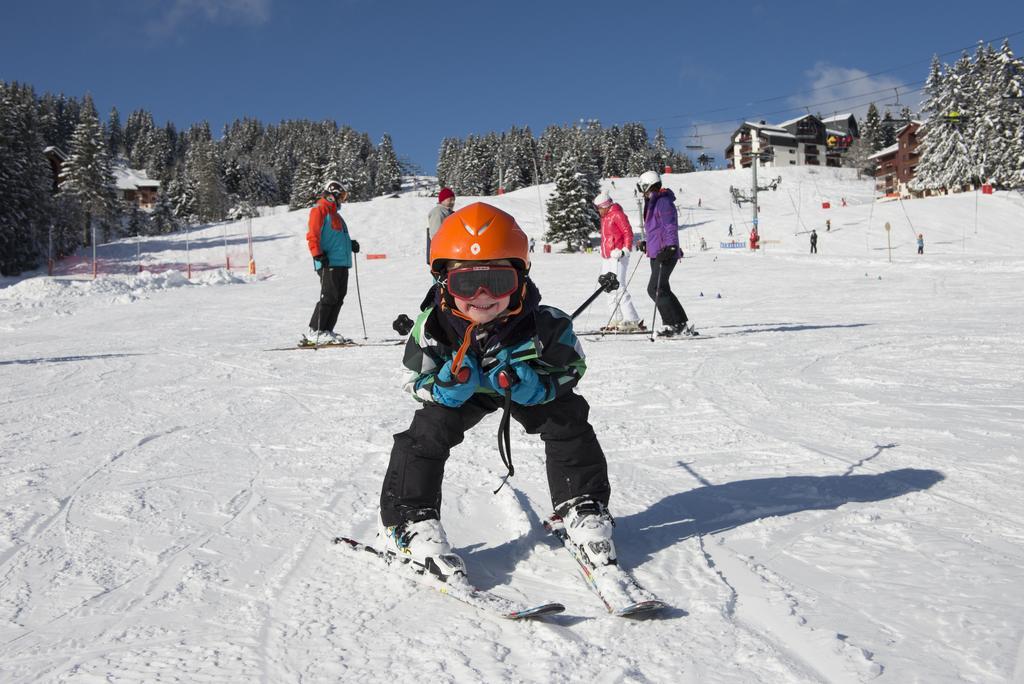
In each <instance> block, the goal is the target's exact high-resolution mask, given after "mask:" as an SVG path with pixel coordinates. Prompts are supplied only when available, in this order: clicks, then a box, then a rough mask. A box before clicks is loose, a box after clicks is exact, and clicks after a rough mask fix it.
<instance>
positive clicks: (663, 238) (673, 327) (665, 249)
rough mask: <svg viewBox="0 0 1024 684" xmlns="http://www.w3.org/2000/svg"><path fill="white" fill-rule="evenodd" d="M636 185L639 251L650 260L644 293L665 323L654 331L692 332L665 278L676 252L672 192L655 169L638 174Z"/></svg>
mask: <svg viewBox="0 0 1024 684" xmlns="http://www.w3.org/2000/svg"><path fill="white" fill-rule="evenodd" d="M637 189H638V190H639V191H640V192H641V193H642V194H643V196H644V209H643V216H644V240H643V241H642V242H641V243H640V251H642V252H644V253H646V254H647V256H648V257H650V260H651V279H650V281H649V282H648V283H647V294H648V295H650V297H651V299H653V300H654V303H655V306H657V308H658V312H659V313H660V314H661V320H662V322H664V324H665V328H663V329H662V330H661V331H660V332H659V333H658V334H659V335H661V336H662V337H673V336H675V335H696V334H697V331H695V330H694V329H693V326H692V325H687V323H686V321H687V318H686V311H685V310H684V309H683V305H682V304H680V303H679V299H678V298H676V296H675V294H673V292H672V288H671V287H670V286H669V282H668V281H669V278H670V277H671V276H672V271H673V270H674V269H675V267H676V262H677V261H678V260H679V256H680V253H679V217H678V215H677V214H676V205H675V202H676V196H675V193H673V192H672V191H671V190H669V189H668V188H662V187H661V176H660V175H658V173H657V172H656V171H645V172H644V173H643V174H641V176H640V182H639V183H637Z"/></svg>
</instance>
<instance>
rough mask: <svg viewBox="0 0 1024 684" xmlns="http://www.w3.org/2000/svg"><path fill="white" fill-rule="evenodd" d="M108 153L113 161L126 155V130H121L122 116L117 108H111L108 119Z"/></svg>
mask: <svg viewBox="0 0 1024 684" xmlns="http://www.w3.org/2000/svg"><path fill="white" fill-rule="evenodd" d="M107 151H108V152H109V153H110V158H111V159H117V158H118V157H120V156H121V155H122V154H124V129H122V128H121V114H120V113H119V112H118V111H117V107H111V108H110V116H109V117H107Z"/></svg>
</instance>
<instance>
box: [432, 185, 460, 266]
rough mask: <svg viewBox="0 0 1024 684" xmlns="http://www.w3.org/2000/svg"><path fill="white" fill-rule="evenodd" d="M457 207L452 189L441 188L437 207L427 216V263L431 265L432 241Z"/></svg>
mask: <svg viewBox="0 0 1024 684" xmlns="http://www.w3.org/2000/svg"><path fill="white" fill-rule="evenodd" d="M454 206H455V193H454V192H452V189H451V188H441V192H439V193H437V206H435V207H434V208H433V209H431V210H430V214H429V215H428V216H427V263H428V264H429V263H430V241H431V240H433V239H434V236H435V235H437V231H438V229H439V228H440V227H441V224H442V223H444V220H445V219H446V218H448V217H449V216H451V215H452V207H454Z"/></svg>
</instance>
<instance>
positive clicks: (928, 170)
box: [861, 55, 949, 191]
mask: <svg viewBox="0 0 1024 684" xmlns="http://www.w3.org/2000/svg"><path fill="white" fill-rule="evenodd" d="M943 80H944V75H943V73H942V63H941V62H939V57H938V55H935V56H933V57H932V62H931V66H930V67H929V70H928V78H927V79H925V82H924V96H925V97H924V102H922V103H921V111H922V113H923V115H924V116H925V117H926V118H927V121H926V122H925V125H924V126H923V127H922V128H921V129H919V131H918V138H919V140H920V143H919V145H918V153H919V154H920V157H919V161H918V164H917V168H915V169H914V178H913V180H911V181H910V188H911V189H912V190H915V191H922V190H937V189H939V188H941V187H942V185H941V184H942V180H941V175H942V171H943V168H944V160H943V159H941V158H940V157H939V154H938V149H939V141H940V140H941V139H942V138H943V137H944V136H945V134H946V133H948V132H949V131H948V129H947V128H945V127H943V126H940V125H939V112H941V111H944V110H945V105H944V103H943V100H944V97H945V89H944V84H943ZM861 137H864V134H863V133H862V134H861Z"/></svg>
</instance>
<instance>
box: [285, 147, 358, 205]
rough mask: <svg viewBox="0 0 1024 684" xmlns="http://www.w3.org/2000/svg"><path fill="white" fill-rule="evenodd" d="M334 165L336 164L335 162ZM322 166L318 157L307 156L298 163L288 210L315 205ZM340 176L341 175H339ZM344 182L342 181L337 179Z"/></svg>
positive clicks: (318, 194)
mask: <svg viewBox="0 0 1024 684" xmlns="http://www.w3.org/2000/svg"><path fill="white" fill-rule="evenodd" d="M335 163H336V164H337V163H338V162H335ZM323 166H324V164H323V162H322V161H321V159H320V158H319V157H316V156H307V157H304V158H303V160H302V161H301V162H300V163H299V166H298V168H297V169H296V170H295V177H294V178H292V194H291V198H289V200H288V207H289V208H290V209H303V208H305V207H311V206H313V205H314V204H315V203H316V200H317V197H319V196H320V191H321V190H323V186H322V184H321V182H320V176H321V169H322V168H323ZM339 175H341V174H339ZM338 180H339V181H341V182H343V183H344V182H345V180H344V179H342V178H338Z"/></svg>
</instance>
